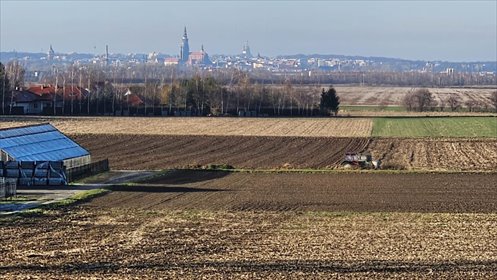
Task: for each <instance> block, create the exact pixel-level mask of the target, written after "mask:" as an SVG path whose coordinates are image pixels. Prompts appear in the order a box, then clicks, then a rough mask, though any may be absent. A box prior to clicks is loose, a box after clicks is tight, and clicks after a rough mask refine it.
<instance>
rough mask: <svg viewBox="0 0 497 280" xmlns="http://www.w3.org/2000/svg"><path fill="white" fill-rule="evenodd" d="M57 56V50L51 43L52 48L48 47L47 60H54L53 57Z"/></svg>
mask: <svg viewBox="0 0 497 280" xmlns="http://www.w3.org/2000/svg"><path fill="white" fill-rule="evenodd" d="M54 56H55V52H54V50H53V48H52V45H50V49H48V53H47V60H48V61H52V59H53V58H54Z"/></svg>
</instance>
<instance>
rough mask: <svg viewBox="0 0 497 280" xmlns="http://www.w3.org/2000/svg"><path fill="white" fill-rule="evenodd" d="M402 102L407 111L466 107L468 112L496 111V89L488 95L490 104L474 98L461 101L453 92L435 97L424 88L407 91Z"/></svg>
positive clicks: (456, 109) (453, 109)
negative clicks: (446, 95)
mask: <svg viewBox="0 0 497 280" xmlns="http://www.w3.org/2000/svg"><path fill="white" fill-rule="evenodd" d="M402 103H403V105H404V107H405V108H406V109H407V110H408V111H418V112H425V111H445V110H446V109H448V110H450V111H452V112H455V111H459V110H461V109H462V108H463V106H464V108H466V109H467V110H468V111H469V112H476V111H483V112H488V111H491V110H495V111H496V112H497V91H494V92H492V94H491V96H490V104H491V105H490V106H492V107H493V108H491V107H489V103H488V102H481V101H480V102H479V101H476V100H472V99H469V100H466V101H464V102H463V100H461V98H460V97H459V96H458V95H456V94H455V93H450V94H449V95H448V97H447V98H446V99H443V98H439V99H438V100H437V99H435V97H434V95H433V94H432V93H431V92H430V91H429V90H428V89H426V88H422V89H415V90H411V91H409V92H408V93H407V94H406V95H405V96H404V98H403V100H402Z"/></svg>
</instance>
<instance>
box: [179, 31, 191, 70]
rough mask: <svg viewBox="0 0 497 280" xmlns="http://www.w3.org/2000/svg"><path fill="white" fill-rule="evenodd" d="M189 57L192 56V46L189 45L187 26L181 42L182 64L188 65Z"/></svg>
mask: <svg viewBox="0 0 497 280" xmlns="http://www.w3.org/2000/svg"><path fill="white" fill-rule="evenodd" d="M188 56H190V46H189V45H188V34H187V33H186V26H185V31H184V33H183V38H182V40H181V49H180V54H179V58H180V60H181V62H182V63H186V62H187V61H188Z"/></svg>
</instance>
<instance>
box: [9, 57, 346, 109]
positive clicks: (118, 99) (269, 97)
mask: <svg viewBox="0 0 497 280" xmlns="http://www.w3.org/2000/svg"><path fill="white" fill-rule="evenodd" d="M14 66H15V65H14ZM17 66H19V65H17ZM11 68H12V69H10V68H8V67H7V68H5V67H0V71H2V77H4V78H3V79H2V82H1V83H3V84H1V85H0V86H2V89H4V93H3V94H2V99H3V100H5V102H4V103H3V104H2V108H4V109H3V110H5V108H7V107H8V106H7V104H11V103H12V100H13V92H14V90H15V88H17V87H21V86H22V85H23V84H22V80H20V79H18V78H17V77H21V76H22V75H20V73H21V74H22V71H23V70H22V68H18V70H17V71H12V70H14V68H15V67H13V66H12V67H11ZM104 70H105V69H103V68H101V67H76V66H71V67H68V68H65V69H56V68H54V69H53V71H52V73H51V75H49V76H46V77H45V79H44V82H45V83H46V84H52V85H54V86H56V87H57V88H61V89H66V88H71V87H73V86H77V87H80V88H86V89H87V90H88V91H89V94H87V95H82V96H66V97H65V98H64V99H62V101H61V102H62V109H61V111H56V110H55V109H53V108H52V109H49V110H48V113H50V112H53V114H63V115H79V114H97V115H99V114H111V115H112V114H123V113H124V112H125V111H128V112H129V111H130V110H131V111H132V110H133V109H136V108H133V107H136V105H137V104H133V103H132V102H131V101H133V100H130V98H132V97H133V96H138V97H139V99H140V100H141V101H142V102H141V103H140V105H139V107H140V108H139V109H140V110H141V113H143V114H163V113H164V112H165V113H167V114H169V115H172V114H175V113H178V112H188V114H192V115H208V114H212V115H239V114H245V113H247V112H249V113H250V114H251V115H276V116H283V115H286V116H313V115H318V114H321V113H326V114H328V113H329V112H335V113H336V112H338V105H336V107H335V108H333V110H331V111H330V110H327V109H324V108H323V107H322V106H320V96H319V92H320V89H321V88H320V87H318V86H310V87H295V86H293V85H292V83H291V82H290V81H289V80H287V81H284V82H283V83H282V84H277V85H275V84H272V85H266V84H262V83H258V82H255V81H253V80H252V79H251V78H250V76H249V74H248V73H246V72H242V71H233V72H232V73H231V75H230V77H229V81H227V82H223V81H222V80H218V79H216V78H215V77H213V76H212V75H205V76H204V74H203V73H201V72H200V73H198V74H197V75H195V76H193V77H191V78H188V77H186V76H184V75H183V74H181V73H180V74H178V76H176V73H175V72H169V73H165V72H164V73H161V72H160V71H159V70H160V69H159V68H158V67H149V68H145V69H142V70H144V71H148V72H147V73H146V74H145V75H144V76H142V77H140V78H143V82H141V83H127V82H126V81H125V79H126V78H129V77H128V76H126V75H125V74H124V72H127V70H125V69H122V68H114V69H111V70H110V71H104ZM8 73H18V74H15V75H17V76H12V74H8ZM165 74H169V75H170V76H169V77H166V75H165ZM140 75H141V74H140ZM140 75H138V74H136V75H134V76H140ZM9 81H15V85H13V84H12V83H11V82H9ZM333 90H334V89H333ZM61 91H62V90H61ZM335 93H336V92H335ZM2 113H4V114H5V113H9V112H5V111H3V112H2Z"/></svg>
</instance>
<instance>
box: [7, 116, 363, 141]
mask: <svg viewBox="0 0 497 280" xmlns="http://www.w3.org/2000/svg"><path fill="white" fill-rule="evenodd" d="M0 120H1V122H0V128H6V127H14V126H22V125H28V124H35V123H41V122H50V123H52V124H53V125H55V126H56V127H57V128H58V129H60V130H61V131H62V132H64V133H66V134H128V135H129V134H141V135H225V136H308V137H367V136H369V135H371V130H372V127H373V122H372V120H371V119H366V118H361V119H333V118H314V119H311V118H309V119H290V118H278V119H259V118H253V119H252V118H193V117H192V118H139V117H136V118H123V117H100V118H92V117H65V118H47V117H39V118H8V117H5V118H2V119H0Z"/></svg>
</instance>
